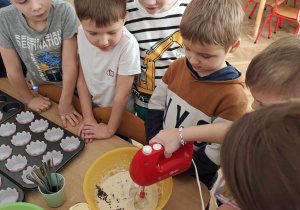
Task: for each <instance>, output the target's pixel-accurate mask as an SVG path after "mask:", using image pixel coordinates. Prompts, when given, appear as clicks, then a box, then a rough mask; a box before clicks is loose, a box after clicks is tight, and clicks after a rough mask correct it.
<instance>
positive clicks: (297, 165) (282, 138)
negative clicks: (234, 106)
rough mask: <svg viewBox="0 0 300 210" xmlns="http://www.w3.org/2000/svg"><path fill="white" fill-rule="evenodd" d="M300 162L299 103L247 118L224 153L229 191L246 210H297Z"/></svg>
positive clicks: (231, 135)
mask: <svg viewBox="0 0 300 210" xmlns="http://www.w3.org/2000/svg"><path fill="white" fill-rule="evenodd" d="M299 159H300V101H299V100H297V101H290V102H287V103H280V104H276V105H273V106H269V107H265V108H262V109H260V110H257V111H254V112H252V113H248V114H246V115H244V116H243V117H242V118H241V119H240V120H238V121H237V122H236V123H234V125H233V126H232V127H231V128H230V130H229V132H228V133H227V135H226V137H225V139H224V142H223V144H222V149H221V165H222V169H223V175H224V178H225V181H226V186H227V188H228V190H229V191H230V192H231V194H232V195H233V197H234V199H235V201H236V202H237V204H238V205H239V207H240V208H241V209H243V210H253V209H272V210H276V209H278V210H282V209H299V207H300V200H299V198H300V161H299Z"/></svg>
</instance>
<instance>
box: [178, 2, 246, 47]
mask: <svg viewBox="0 0 300 210" xmlns="http://www.w3.org/2000/svg"><path fill="white" fill-rule="evenodd" d="M243 18H244V11H243V8H242V6H241V4H240V2H239V0H193V1H191V2H190V3H189V5H188V6H187V7H186V9H185V12H184V14H183V16H182V20H181V23H180V33H181V36H182V37H183V38H184V39H187V40H191V42H193V43H195V42H200V44H202V45H205V44H213V45H220V46H222V47H223V48H224V49H225V50H226V51H227V50H228V49H229V48H230V47H231V46H232V45H233V44H234V43H235V42H236V41H237V40H238V39H239V36H240V34H241V30H242V23H243Z"/></svg>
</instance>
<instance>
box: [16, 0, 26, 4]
mask: <svg viewBox="0 0 300 210" xmlns="http://www.w3.org/2000/svg"><path fill="white" fill-rule="evenodd" d="M26 2H27V0H24V1H21V2H18V4H25V3H26Z"/></svg>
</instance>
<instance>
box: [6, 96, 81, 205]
mask: <svg viewBox="0 0 300 210" xmlns="http://www.w3.org/2000/svg"><path fill="white" fill-rule="evenodd" d="M0 100H2V101H4V100H5V105H4V103H1V102H0V110H1V109H2V108H3V107H4V108H3V109H2V112H3V118H2V120H1V123H0V127H1V126H2V127H3V126H4V125H9V126H8V127H10V129H11V127H12V126H11V124H13V125H15V127H16V130H15V131H14V132H13V134H11V135H8V136H7V133H6V132H5V135H1V133H0V148H1V147H2V148H3V147H4V148H6V147H9V148H11V149H12V152H11V154H10V155H9V156H8V157H6V158H5V159H3V158H2V159H3V160H1V161H0V175H1V176H2V177H3V175H4V176H5V177H8V178H9V179H10V180H11V181H12V182H13V183H15V184H17V185H18V186H19V187H21V189H25V190H31V189H35V188H37V185H35V184H31V183H29V182H27V183H26V182H25V181H24V180H23V178H24V176H23V178H22V175H23V171H24V170H25V172H26V170H27V169H28V168H30V167H32V166H34V165H36V166H41V165H42V162H43V161H45V160H47V159H48V158H49V157H51V155H53V161H54V164H55V165H56V170H57V171H60V170H61V169H62V168H63V167H64V166H65V165H66V164H67V163H69V162H70V161H71V160H72V159H73V158H74V157H75V156H76V155H77V154H79V152H81V151H82V150H83V148H84V146H85V143H84V141H83V140H82V139H80V138H79V137H78V136H76V135H74V134H73V133H71V132H69V131H68V130H66V129H64V128H62V127H60V126H58V125H57V124H55V123H53V122H51V121H49V120H47V119H46V118H44V117H42V116H41V115H39V114H37V113H34V112H31V111H26V115H28V114H29V115H28V116H31V117H30V118H31V119H30V120H28V121H26V120H22V121H21V122H20V120H19V118H20V114H23V113H25V112H21V113H20V114H18V117H17V113H19V112H20V111H22V109H23V108H24V105H23V104H22V103H21V102H20V101H18V100H16V99H14V98H12V97H11V96H9V95H7V94H5V93H3V92H2V91H0ZM12 104H14V105H12ZM6 105H8V106H6ZM5 107H6V108H5ZM9 107H18V109H14V108H9ZM19 109H20V110H19ZM32 115H33V116H34V117H33V119H32ZM17 119H18V120H17ZM18 121H19V122H18ZM35 122H39V123H35ZM40 122H43V123H40ZM45 122H46V123H45ZM33 124H37V125H41V124H44V125H46V128H38V129H33V131H32V125H33ZM30 127H31V128H30ZM36 131H38V132H36ZM22 135H23V136H22ZM28 138H30V140H28ZM55 138H57V139H55ZM70 138H71V139H76V142H77V143H76V144H75V146H76V148H75V149H74V143H73V144H71V145H67V146H66V147H73V150H66V149H63V148H62V146H61V145H64V144H65V142H69V139H70ZM78 141H79V144H78ZM63 142H64V143H63ZM73 142H75V141H73ZM34 143H36V145H35V144H34ZM45 145H46V146H45ZM40 146H42V148H41V149H39V147H40ZM45 147H46V148H45ZM5 150H6V149H5ZM28 151H29V153H28ZM18 156H19V157H20V156H21V157H22V159H24V158H23V157H25V158H26V161H24V162H25V163H26V165H25V166H24V165H23V164H20V161H16V162H17V163H16V164H17V165H18V166H11V163H10V164H8V162H11V161H10V159H12V158H14V159H16V158H15V157H18ZM24 162H23V163H24ZM7 165H10V167H12V170H11V171H10V170H9V169H8V168H7ZM19 166H20V167H19ZM12 171H15V172H12ZM25 172H24V173H25ZM2 181H3V179H2ZM10 188H16V187H14V186H10ZM1 189H3V186H2V187H1ZM18 192H19V190H18ZM23 194H24V193H23ZM21 195H22V193H20V192H19V196H21ZM23 197H24V195H23ZM22 199H24V198H22Z"/></svg>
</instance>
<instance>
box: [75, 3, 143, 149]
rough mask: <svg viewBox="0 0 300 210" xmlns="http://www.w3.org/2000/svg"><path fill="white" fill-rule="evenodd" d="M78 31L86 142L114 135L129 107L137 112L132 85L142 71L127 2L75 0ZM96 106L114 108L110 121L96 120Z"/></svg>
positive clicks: (81, 101)
mask: <svg viewBox="0 0 300 210" xmlns="http://www.w3.org/2000/svg"><path fill="white" fill-rule="evenodd" d="M74 4H75V8H76V12H77V16H78V18H79V19H80V21H81V24H82V25H81V26H80V27H79V30H78V53H79V76H78V82H77V89H78V93H79V98H80V103H81V108H82V113H83V117H84V121H83V123H82V125H81V127H80V129H79V131H78V135H80V136H81V137H82V138H83V139H84V140H85V142H86V143H88V142H92V141H93V139H106V138H109V137H111V136H112V135H114V134H115V132H116V130H117V129H118V126H119V124H120V122H121V119H122V115H123V113H124V110H125V109H126V110H127V111H129V112H134V107H133V104H134V101H133V97H132V93H131V92H132V84H133V79H134V75H136V74H139V73H140V72H141V70H140V59H139V46H138V43H137V41H136V39H135V38H134V36H133V35H132V34H130V33H129V32H128V31H127V29H126V28H125V27H124V22H125V18H126V15H127V12H126V1H125V0H124V1H111V0H97V1H96V0H75V1H74ZM93 107H112V112H111V116H110V119H109V121H108V124H107V125H106V124H104V123H97V121H96V120H95V118H94V115H93V111H92V108H93Z"/></svg>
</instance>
